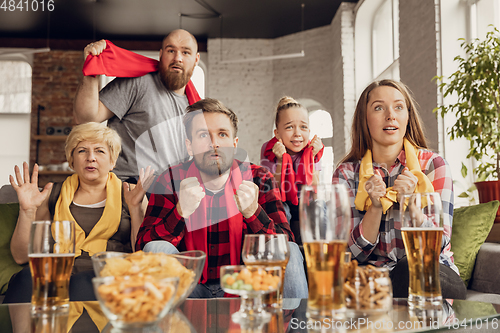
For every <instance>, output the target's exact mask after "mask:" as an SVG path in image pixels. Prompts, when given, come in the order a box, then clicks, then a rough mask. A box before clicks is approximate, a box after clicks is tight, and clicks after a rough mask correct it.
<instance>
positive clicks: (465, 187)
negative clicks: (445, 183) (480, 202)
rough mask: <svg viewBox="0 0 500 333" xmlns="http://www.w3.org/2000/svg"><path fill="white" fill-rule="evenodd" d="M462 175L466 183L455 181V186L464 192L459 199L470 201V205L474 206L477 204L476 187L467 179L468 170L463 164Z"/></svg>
mask: <svg viewBox="0 0 500 333" xmlns="http://www.w3.org/2000/svg"><path fill="white" fill-rule="evenodd" d="M460 173H461V174H462V178H463V179H464V181H459V180H454V181H453V184H454V185H455V186H456V187H457V188H459V189H460V190H462V192H461V193H460V194H459V195H458V197H459V198H464V199H467V200H468V201H469V205H473V204H475V203H476V195H475V194H476V190H477V188H476V185H474V184H472V185H471V184H470V183H469V182H468V181H467V180H466V179H467V174H468V170H467V167H466V166H465V164H464V163H463V162H462V168H461V169H460Z"/></svg>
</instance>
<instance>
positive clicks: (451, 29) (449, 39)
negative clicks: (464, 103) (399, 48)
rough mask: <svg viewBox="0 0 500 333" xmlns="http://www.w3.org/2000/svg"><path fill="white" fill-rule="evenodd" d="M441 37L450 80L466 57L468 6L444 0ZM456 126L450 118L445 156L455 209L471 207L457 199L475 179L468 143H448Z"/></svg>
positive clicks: (448, 100) (447, 119)
mask: <svg viewBox="0 0 500 333" xmlns="http://www.w3.org/2000/svg"><path fill="white" fill-rule="evenodd" d="M441 28H442V29H441V36H442V46H441V50H442V74H443V75H444V76H445V77H448V76H450V75H451V74H452V73H453V72H455V71H456V70H457V63H456V62H455V61H453V58H455V57H456V56H457V55H459V54H460V55H462V56H465V53H464V52H463V49H462V48H461V47H460V44H461V42H460V41H459V40H458V39H459V38H466V37H467V35H468V32H467V4H466V3H465V1H461V0H441ZM455 101H456V97H455V96H448V97H447V98H445V99H444V104H445V105H446V104H450V103H454V102H455ZM454 123H455V116H454V115H451V114H449V115H447V116H446V117H445V119H444V126H445V128H446V130H445V132H446V133H445V138H444V139H443V143H444V152H443V155H444V157H445V159H446V160H447V161H448V163H449V164H450V166H451V171H452V175H453V179H454V180H455V206H456V207H459V206H465V205H468V201H467V200H466V199H462V198H458V197H457V195H458V194H460V193H461V192H463V191H464V190H465V189H466V188H468V187H469V186H471V185H472V183H473V182H474V180H473V177H472V172H471V171H472V161H471V160H470V159H467V150H468V147H469V144H468V142H467V141H466V140H465V139H456V140H454V141H450V140H449V136H448V135H447V132H448V128H449V127H451V125H453V124H454ZM462 162H463V163H465V164H466V165H467V166H468V168H469V175H468V177H467V179H463V178H462V175H461V172H460V169H461V166H462Z"/></svg>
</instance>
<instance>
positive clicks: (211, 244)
mask: <svg viewBox="0 0 500 333" xmlns="http://www.w3.org/2000/svg"><path fill="white" fill-rule="evenodd" d="M236 162H237V163H238V167H239V168H240V170H241V172H242V173H244V172H245V171H247V170H248V167H250V171H251V173H252V177H253V182H254V183H255V184H256V185H257V186H259V198H258V204H259V206H258V208H257V210H256V211H255V214H254V215H252V216H251V217H250V218H248V219H247V218H244V217H243V222H244V223H243V236H242V237H244V236H245V234H274V233H279V234H286V235H288V239H289V240H291V241H293V240H294V237H293V234H292V232H291V230H290V226H289V224H288V221H287V219H286V215H285V211H284V208H283V203H282V202H281V200H280V192H279V189H278V188H277V187H276V183H275V181H274V178H273V176H272V175H271V173H269V172H268V171H267V170H266V169H265V168H262V167H261V166H258V165H254V164H251V163H242V162H240V161H236ZM192 163H193V161H189V162H186V163H182V164H179V165H176V166H174V167H171V168H169V169H168V170H167V171H165V172H164V173H163V174H162V175H161V176H160V177H159V178H158V180H157V182H156V184H155V187H154V191H153V193H154V194H152V195H151V197H150V199H149V205H148V209H147V211H146V217H145V218H144V221H143V222H142V225H141V227H140V229H139V232H138V233H137V244H136V249H142V248H144V246H145V245H146V244H147V243H148V242H151V241H154V240H166V241H168V242H170V243H172V244H173V245H174V246H176V247H177V248H178V249H179V250H180V251H184V250H189V249H187V248H186V245H185V243H184V241H183V238H184V234H185V232H186V225H185V221H184V219H183V218H182V217H181V216H180V215H179V212H178V211H177V208H176V205H177V202H178V194H177V190H178V189H179V188H180V182H181V181H182V180H183V179H185V178H187V176H186V174H187V171H188V169H189V167H190V166H191V164H192ZM205 194H206V195H205V197H204V198H203V199H202V200H208V202H207V205H206V206H207V207H210V208H209V209H210V211H207V214H206V216H207V219H208V221H207V225H209V227H207V228H206V229H207V241H208V247H207V249H208V253H207V262H208V277H207V278H208V280H209V281H210V280H212V281H214V280H218V279H219V278H220V273H219V272H220V266H223V265H229V264H230V253H229V223H228V220H227V209H226V207H225V206H226V199H225V197H224V190H222V191H220V192H218V193H216V194H214V193H211V192H210V191H209V190H206V191H205ZM240 214H241V213H240ZM242 243H243V240H242Z"/></svg>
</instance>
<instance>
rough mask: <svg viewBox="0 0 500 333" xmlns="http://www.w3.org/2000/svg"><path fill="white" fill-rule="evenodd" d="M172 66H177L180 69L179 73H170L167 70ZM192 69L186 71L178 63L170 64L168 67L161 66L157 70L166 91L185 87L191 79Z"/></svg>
mask: <svg viewBox="0 0 500 333" xmlns="http://www.w3.org/2000/svg"><path fill="white" fill-rule="evenodd" d="M172 66H178V67H181V68H182V71H181V72H171V71H170V70H169V69H170V68H171V67H172ZM193 70H194V67H193V68H191V69H188V70H186V68H185V67H184V65H182V64H179V63H171V64H170V65H169V66H161V65H160V68H159V71H160V78H161V82H163V85H164V86H165V88H167V89H168V90H174V91H175V90H179V89H181V88H183V87H185V86H186V84H187V83H188V82H189V80H190V79H191V76H192V75H193Z"/></svg>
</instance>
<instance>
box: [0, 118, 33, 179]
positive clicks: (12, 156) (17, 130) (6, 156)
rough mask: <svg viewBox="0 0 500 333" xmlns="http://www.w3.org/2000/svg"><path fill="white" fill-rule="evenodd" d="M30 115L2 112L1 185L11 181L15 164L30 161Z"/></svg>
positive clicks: (0, 140)
mask: <svg viewBox="0 0 500 333" xmlns="http://www.w3.org/2000/svg"><path fill="white" fill-rule="evenodd" d="M30 117H31V115H30V114H29V113H28V114H0V142H1V144H0V186H2V185H5V184H8V183H9V175H14V165H16V164H17V165H19V166H21V165H22V163H23V162H29V150H30Z"/></svg>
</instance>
